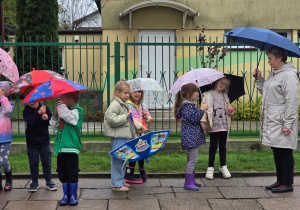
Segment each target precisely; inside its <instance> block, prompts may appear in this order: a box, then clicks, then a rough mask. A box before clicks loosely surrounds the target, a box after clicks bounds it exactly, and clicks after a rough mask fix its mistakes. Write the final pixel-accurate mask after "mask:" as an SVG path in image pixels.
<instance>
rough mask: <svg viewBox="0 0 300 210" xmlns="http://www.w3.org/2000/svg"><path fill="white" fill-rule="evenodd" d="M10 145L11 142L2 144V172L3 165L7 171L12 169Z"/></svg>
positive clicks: (0, 147)
mask: <svg viewBox="0 0 300 210" xmlns="http://www.w3.org/2000/svg"><path fill="white" fill-rule="evenodd" d="M10 146H11V143H10V142H8V143H2V144H0V172H1V166H2V167H3V169H4V171H5V172H10V171H11V166H10V164H9V162H8V157H9V153H10Z"/></svg>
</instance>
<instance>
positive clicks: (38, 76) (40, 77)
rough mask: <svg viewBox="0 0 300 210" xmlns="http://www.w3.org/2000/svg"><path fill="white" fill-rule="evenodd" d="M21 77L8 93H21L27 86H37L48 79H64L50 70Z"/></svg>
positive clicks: (38, 71)
mask: <svg viewBox="0 0 300 210" xmlns="http://www.w3.org/2000/svg"><path fill="white" fill-rule="evenodd" d="M32 70H33V71H31V72H28V73H27V74H24V75H22V76H21V77H20V78H19V79H18V80H17V81H16V82H15V84H14V86H13V87H12V88H11V90H10V93H11V92H12V93H19V92H21V93H23V92H24V90H25V89H26V87H27V86H38V85H40V84H41V83H44V82H46V81H49V80H50V79H59V80H62V79H66V78H65V77H64V76H62V75H60V74H59V73H56V72H54V71H50V70H35V69H32Z"/></svg>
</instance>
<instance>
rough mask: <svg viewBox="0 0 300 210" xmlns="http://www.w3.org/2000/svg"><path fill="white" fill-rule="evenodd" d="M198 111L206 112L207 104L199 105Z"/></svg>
mask: <svg viewBox="0 0 300 210" xmlns="http://www.w3.org/2000/svg"><path fill="white" fill-rule="evenodd" d="M200 109H202V110H203V111H206V110H208V105H207V104H201V107H200Z"/></svg>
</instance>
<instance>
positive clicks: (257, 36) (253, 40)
mask: <svg viewBox="0 0 300 210" xmlns="http://www.w3.org/2000/svg"><path fill="white" fill-rule="evenodd" d="M224 36H227V37H229V38H230V39H233V40H235V41H238V42H241V43H244V44H248V45H251V46H254V47H258V48H259V49H261V50H268V49H269V48H271V47H273V46H277V47H280V48H283V49H285V50H287V52H288V56H291V57H300V50H299V48H298V47H297V45H296V44H294V43H293V42H291V40H289V39H287V38H285V37H283V36H281V35H279V34H278V33H276V32H274V31H271V30H268V29H263V28H251V27H246V28H244V27H237V28H235V29H233V30H231V31H229V32H227V33H225V34H224Z"/></svg>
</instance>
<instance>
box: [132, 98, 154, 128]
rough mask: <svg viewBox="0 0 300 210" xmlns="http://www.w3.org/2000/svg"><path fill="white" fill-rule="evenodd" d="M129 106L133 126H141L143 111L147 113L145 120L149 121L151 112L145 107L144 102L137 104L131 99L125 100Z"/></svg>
mask: <svg viewBox="0 0 300 210" xmlns="http://www.w3.org/2000/svg"><path fill="white" fill-rule="evenodd" d="M127 103H128V106H129V111H131V113H132V117H133V120H134V124H135V127H136V128H137V129H138V130H139V129H141V128H142V126H143V120H144V119H143V111H146V112H147V114H148V118H147V119H145V122H146V123H148V122H150V121H151V119H152V118H151V114H150V112H149V110H148V109H147V108H146V106H145V105H144V104H140V105H137V104H135V103H133V102H132V101H131V100H128V101H127Z"/></svg>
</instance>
